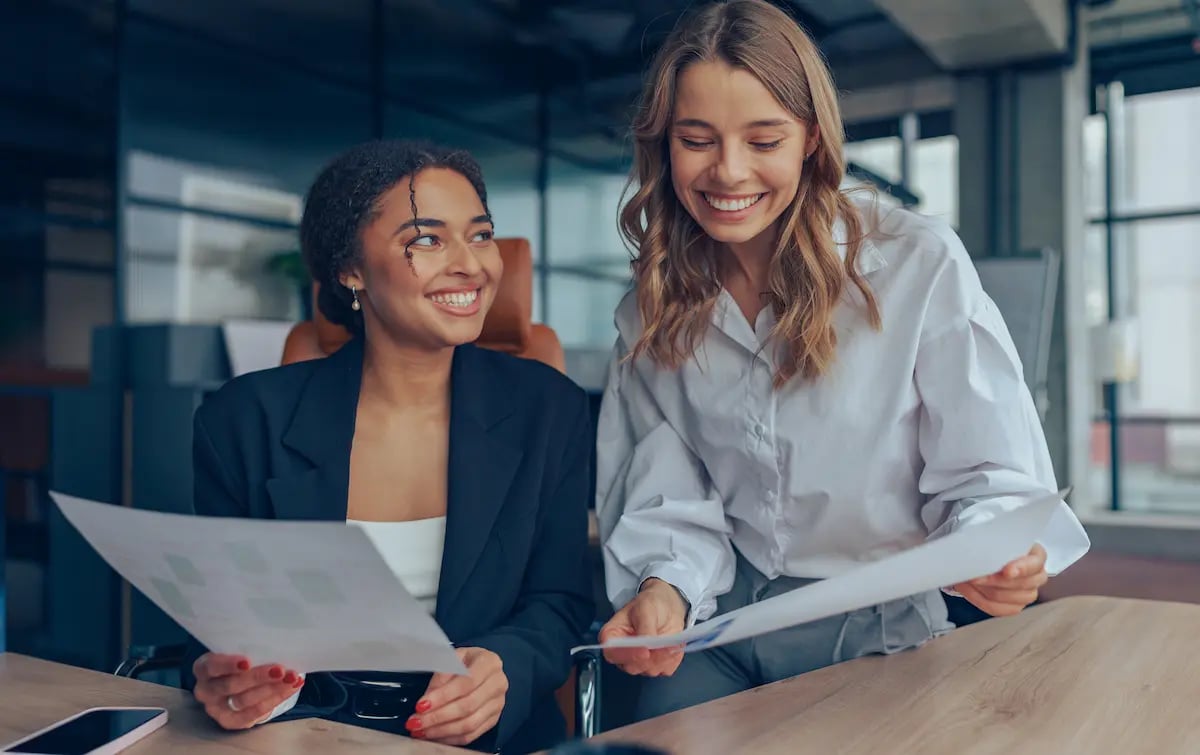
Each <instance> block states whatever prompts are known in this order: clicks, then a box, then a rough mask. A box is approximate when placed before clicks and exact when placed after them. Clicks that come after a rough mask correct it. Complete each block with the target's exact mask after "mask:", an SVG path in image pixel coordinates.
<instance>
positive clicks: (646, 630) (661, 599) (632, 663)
mask: <svg viewBox="0 0 1200 755" xmlns="http://www.w3.org/2000/svg"><path fill="white" fill-rule="evenodd" d="M686 619H687V607H686V606H685V605H684V602H683V598H682V597H680V595H679V593H677V592H676V591H675V588H674V587H671V586H670V585H669V584H667V583H666V582H663V581H662V580H660V579H653V578H652V579H648V580H646V583H645V584H644V585H643V586H642V589H641V590H640V591H638V594H637V596H636V597H635V598H634V599H633V600H631V601H629V603H627V604H626V605H625V607H624V608H622V609H621V610H620V611H617V613H616V615H614V616H613V617H612V618H611V619H609V621H608V623H607V624H605V625H604V628H603V629H601V630H600V637H599V639H600V643H601V644H604V643H606V642H607V641H609V640H615V639H619V638H622V637H636V636H638V635H661V634H673V633H675V632H681V631H683V626H684V622H685V621H686ZM604 658H605V659H606V660H607V661H608V662H609V663H611V664H613V665H615V666H617V667H618V668H620V669H621V670H622V671H624V672H625V673H627V674H641V675H643V676H670V675H671V674H673V673H675V670H676V669H677V668H679V664H680V663H681V662H682V661H683V648H682V647H667V648H656V649H649V648H639V647H631V648H622V647H614V648H606V649H605V651H604Z"/></svg>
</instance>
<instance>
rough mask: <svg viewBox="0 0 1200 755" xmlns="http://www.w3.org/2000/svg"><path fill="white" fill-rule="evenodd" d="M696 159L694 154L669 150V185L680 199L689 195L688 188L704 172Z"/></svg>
mask: <svg viewBox="0 0 1200 755" xmlns="http://www.w3.org/2000/svg"><path fill="white" fill-rule="evenodd" d="M696 158H697V156H696V154H695V153H692V152H686V151H684V150H680V149H676V148H674V147H672V148H671V183H672V185H674V187H675V193H676V194H677V195H679V196H680V197H681V198H683V197H686V196H687V195H688V194H689V193H690V191H691V189H690V187H691V186H692V185H693V184H694V183H695V182H696V179H697V178H698V177H699V175H700V174H701V173H702V172H703V171H704V166H703V164H702V163H701V161H700V160H698V159H696Z"/></svg>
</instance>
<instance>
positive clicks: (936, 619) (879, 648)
mask: <svg viewBox="0 0 1200 755" xmlns="http://www.w3.org/2000/svg"><path fill="white" fill-rule="evenodd" d="M813 581H814V580H811V579H795V578H792V577H779V578H778V579H774V580H768V579H767V578H766V577H764V576H763V575H762V574H761V573H760V572H759V571H758V570H757V569H755V568H754V567H753V566H751V565H750V564H749V562H747V561H746V560H745V559H744V558H742V556H741V554H740V553H739V554H737V574H736V576H735V578H734V582H733V587H732V589H730V591H729V592H728V593H727V594H726V595H723V596H721V597H720V598H718V599H717V615H720V614H723V613H727V612H729V611H732V610H735V609H737V608H742V607H743V606H747V605H750V604H752V603H758V602H760V601H763V600H766V599H768V598H771V597H774V596H776V595H781V594H783V593H786V592H788V591H790V590H794V589H796V588H797V587H802V586H804V585H806V584H810V583H811V582H813ZM953 628H954V625H953V624H951V623H950V622H949V621H948V620H947V618H946V602H945V600H944V599H943V598H942V596H941V594H940V592H938V591H936V590H935V591H931V592H928V593H922V594H920V595H914V596H911V597H908V598H902V599H900V600H896V601H893V602H891V603H884V604H882V605H878V606H873V607H870V608H864V609H862V610H859V611H854V612H852V613H848V614H842V615H840V616H831V617H830V618H827V619H821V620H819V621H814V622H811V623H808V624H801V625H799V626H796V627H791V628H789V629H781V630H779V631H777V632H771V633H769V634H764V635H760V636H758V637H752V638H750V639H747V640H741V641H739V642H733V643H730V644H728V645H722V646H720V647H715V648H709V649H708V650H702V651H700V652H696V653H689V654H687V655H685V656H684V658H683V662H682V663H681V664H680V666H679V669H678V670H676V672H675V673H674V675H672V676H661V677H643V678H642V679H641V680H640V689H639V695H638V705H637V709H636V717H637V720H639V721H640V720H644V719H647V718H652V717H654V716H661V715H664V714H666V713H671V712H673V711H676V710H680V709H682V708H687V707H689V706H692V705H698V704H700V703H703V702H707V701H709V700H715V699H716V698H718V697H724V696H726V695H732V694H734V693H735V692H742V691H744V690H748V689H752V688H754V687H757V686H760V685H763V684H769V683H771V682H776V681H779V680H781V679H786V678H788V677H792V676H796V675H797V674H803V673H805V672H808V671H813V670H816V669H819V668H823V667H825V666H831V665H833V664H835V663H841V662H842V661H848V660H851V659H853V658H859V657H861V656H864V655H872V654H878V653H895V652H899V651H901V650H906V649H909V648H914V647H918V646H920V645H922V644H924V643H925V642H927V641H928V640H930V639H932V638H933V637H936V636H938V635H941V634H945V633H946V632H948V631H950V630H951V629H953Z"/></svg>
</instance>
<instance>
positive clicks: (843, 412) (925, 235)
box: [597, 0, 1089, 717]
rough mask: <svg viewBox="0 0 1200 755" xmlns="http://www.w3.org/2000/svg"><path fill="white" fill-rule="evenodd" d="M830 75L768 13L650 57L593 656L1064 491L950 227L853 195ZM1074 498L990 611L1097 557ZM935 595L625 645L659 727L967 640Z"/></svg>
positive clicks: (700, 28) (981, 594)
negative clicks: (600, 620)
mask: <svg viewBox="0 0 1200 755" xmlns="http://www.w3.org/2000/svg"><path fill="white" fill-rule="evenodd" d="M842 132H843V128H842V122H841V118H840V114H839V111H838V103H837V98H836V95H835V90H834V87H833V84H832V82H831V79H830V74H829V71H828V70H827V68H826V66H825V64H824V63H823V61H822V58H821V56H820V53H819V52H818V50H817V49H816V47H815V45H814V44H813V42H812V41H811V40H810V39H809V38H808V37H807V36H806V35H805V33H804V32H803V30H802V29H801V28H800V27H799V26H798V25H797V24H796V23H795V22H794V21H793V20H792V19H791V18H790V17H789V16H788V15H787V14H786V13H784V12H783V11H781V10H779V9H778V8H776V7H774V6H772V5H770V4H769V3H767V2H763V1H762V0H730V1H729V2H724V3H720V4H715V5H708V6H705V7H703V8H701V9H700V10H699V11H697V12H695V13H694V14H693V15H691V16H689V17H688V18H686V19H685V20H684V21H682V22H681V24H680V25H679V27H678V28H677V29H676V30H675V31H674V33H673V34H672V36H671V37H670V38H669V39H668V40H667V41H666V43H665V44H664V46H663V48H662V49H661V51H660V52H659V54H658V57H657V59H656V62H655V64H654V67H653V70H652V72H651V74H650V76H649V79H648V80H647V82H646V85H645V90H644V93H643V98H642V103H641V108H640V110H639V111H638V113H637V116H636V119H635V121H634V124H633V133H634V136H635V153H634V162H635V167H634V172H633V184H632V188H633V189H634V191H633V193H632V194H631V196H630V199H629V201H628V204H627V205H626V206H625V207H624V209H623V212H622V217H621V226H622V231H623V233H624V235H625V236H626V238H627V239H628V241H629V242H630V244H631V245H632V247H633V249H634V251H635V255H636V257H635V260H634V265H633V267H634V280H635V290H634V291H633V292H631V293H630V295H629V296H627V297H626V299H625V300H624V301H623V302H622V303H621V305H620V306H619V308H618V310H617V313H616V324H617V328H618V331H619V338H618V342H617V346H616V354H615V357H614V360H613V364H612V369H611V373H610V379H609V383H608V386H607V389H606V393H605V396H604V402H603V408H602V411H601V417H600V427H599V438H598V457H597V466H598V485H597V508H598V511H599V517H600V522H601V537H602V539H603V543H604V557H605V567H606V576H607V582H608V591H609V597H610V598H611V599H612V601H613V604H614V607H615V608H616V609H617V612H616V614H615V616H614V617H613V618H612V619H611V620H610V621H609V622H608V623H607V625H606V626H605V627H604V629H603V631H602V634H601V638H602V639H609V638H614V637H620V636H628V635H634V634H665V633H670V632H674V631H678V630H680V629H683V628H684V627H685V626H687V625H690V624H692V623H694V622H696V621H704V620H706V619H708V618H710V617H712V616H714V615H717V614H719V613H724V612H727V611H730V610H733V609H736V608H740V607H742V606H745V605H747V604H750V603H754V602H758V601H761V600H765V599H767V598H770V597H772V596H774V595H778V594H780V593H783V592H786V591H788V590H791V589H794V588H796V587H799V586H802V585H804V584H807V583H809V582H811V581H814V580H819V579H822V578H827V577H831V576H834V575H837V574H839V573H842V572H844V571H846V570H848V569H852V568H854V566H855V565H857V564H860V563H862V562H865V561H871V560H874V559H878V558H881V557H883V556H886V555H888V554H891V553H894V552H896V551H900V550H903V549H906V548H909V547H912V546H914V545H917V544H919V543H921V542H922V541H924V540H926V539H929V538H935V537H939V536H941V535H943V534H945V533H948V532H951V531H953V530H955V529H957V528H960V527H969V526H971V524H972V522H978V521H983V520H985V519H987V518H988V517H989V516H990V515H992V514H993V513H995V512H997V511H999V510H1004V509H1010V508H1012V507H1015V506H1020V505H1022V504H1023V503H1026V502H1028V501H1030V500H1031V499H1032V498H1034V497H1036V496H1038V495H1041V494H1045V493H1047V492H1052V491H1054V490H1056V483H1055V479H1054V473H1053V470H1052V468H1051V464H1050V457H1049V454H1048V452H1047V448H1046V443H1045V439H1044V436H1043V434H1042V429H1041V427H1040V424H1039V421H1038V416H1037V413H1036V412H1035V410H1034V406H1033V402H1032V400H1031V398H1030V395H1029V392H1028V390H1027V388H1026V386H1025V383H1024V382H1023V379H1022V370H1021V365H1020V363H1019V361H1018V357H1017V355H1016V352H1015V349H1014V346H1013V343H1012V340H1011V339H1010V337H1009V334H1008V331H1007V329H1006V328H1005V325H1004V322H1003V321H1002V319H1001V317H1000V315H999V313H998V312H997V310H996V307H995V306H994V304H993V303H992V302H991V301H990V300H989V299H988V297H987V296H986V295H985V294H984V292H983V290H982V289H981V287H980V284H979V280H978V278H977V276H976V274H975V271H974V268H973V267H972V264H971V260H970V258H969V257H968V256H967V253H966V251H965V250H964V249H963V246H962V243H961V242H960V241H959V239H958V238H957V237H956V235H955V234H954V232H953V231H952V230H951V228H950V227H949V226H948V225H947V224H946V223H945V222H943V221H941V220H937V219H932V218H926V217H922V216H920V215H917V214H915V213H912V212H908V211H900V210H886V209H883V208H881V207H879V206H877V205H876V204H874V203H873V202H871V201H861V202H860V201H852V200H851V199H850V198H849V197H848V196H847V195H846V194H845V193H844V192H843V191H841V190H840V189H839V186H840V183H841V181H842V177H843V173H844V163H843V157H842ZM1088 545H1089V543H1088V539H1087V536H1086V535H1085V534H1084V531H1083V529H1082V527H1081V526H1080V525H1079V522H1078V521H1077V520H1076V519H1075V517H1074V515H1073V514H1072V513H1071V511H1070V509H1069V508H1067V506H1066V505H1065V504H1063V505H1062V506H1061V508H1060V509H1059V510H1058V512H1057V513H1056V515H1055V517H1054V519H1053V520H1052V521H1051V524H1050V526H1049V528H1048V529H1047V531H1046V532H1045V533H1044V535H1043V537H1042V538H1041V539H1040V543H1039V544H1038V545H1036V546H1034V548H1033V549H1032V550H1031V551H1030V552H1029V554H1028V555H1026V556H1023V557H1022V558H1019V559H1017V560H1015V561H1013V562H1012V563H1010V564H1009V565H1007V566H1006V567H1005V568H1004V569H1003V570H1001V571H1000V572H998V573H996V574H993V575H989V576H984V577H981V578H979V579H976V580H973V581H971V582H967V583H963V584H959V585H953V586H951V585H947V586H946V588H947V589H948V590H950V591H953V592H956V593H958V594H960V595H962V596H963V597H965V598H966V599H967V600H969V601H970V602H971V603H973V604H974V605H975V606H977V607H978V608H980V609H981V610H983V611H984V612H986V613H988V614H991V615H1008V614H1013V613H1016V612H1019V611H1020V610H1021V609H1022V608H1023V607H1025V606H1026V605H1028V604H1030V603H1032V602H1033V601H1034V600H1035V599H1036V597H1037V594H1038V589H1039V587H1041V586H1042V585H1043V584H1044V583H1045V581H1046V579H1047V576H1048V575H1049V574H1053V573H1055V572H1057V571H1059V570H1061V569H1063V568H1065V567H1066V566H1068V565H1069V564H1071V563H1072V562H1074V561H1075V560H1076V559H1078V558H1079V557H1080V556H1081V555H1083V553H1085V552H1086V551H1087V548H1088ZM952 626H953V625H952V624H951V623H950V622H949V621H948V619H947V609H946V603H945V600H944V599H943V597H942V594H941V593H940V592H939V591H933V592H930V593H927V594H922V595H914V596H911V597H908V598H904V599H902V600H897V601H895V602H892V603H888V604H885V605H879V606H874V607H872V608H868V609H865V610H861V611H856V612H854V613H851V614H847V615H843V616H836V617H832V618H830V619H827V620H823V621H818V622H813V623H810V624H806V625H803V626H799V627H796V628H793V629H789V630H784V631H781V632H777V633H774V634H770V635H766V636H763V637H759V638H757V639H755V640H753V641H744V642H740V643H735V644H732V645H728V646H725V647H720V648H714V649H710V650H707V651H704V652H700V653H694V654H689V655H687V656H686V657H684V656H683V655H682V654H681V653H680V652H679V651H678V650H671V649H666V650H655V651H650V650H645V649H642V650H610V651H608V653H607V654H606V655H607V658H608V659H609V660H610V661H611V662H613V663H615V664H617V665H619V666H620V667H621V668H623V669H625V670H626V671H627V672H630V673H633V674H641V675H645V676H647V677H654V678H651V679H647V680H646V682H645V686H644V688H643V691H642V695H641V703H640V706H639V715H640V716H641V717H647V716H651V715H657V714H661V713H665V712H669V711H671V710H675V709H678V708H682V707H685V706H688V705H692V704H695V703H699V702H703V701H705V700H709V699H712V698H716V697H719V696H722V695H726V694H731V693H734V692H738V691H741V690H744V689H749V688H751V687H755V686H757V685H760V684H764V683H767V682H771V681H775V680H778V679H782V678H785V677H788V676H793V675H795V674H799V673H803V672H805V671H809V670H811V669H814V668H818V667H821V666H825V665H828V664H832V663H837V662H839V661H843V660H846V659H850V658H855V657H858V656H862V655H866V654H871V653H889V652H895V651H898V650H902V649H905V648H911V647H915V646H918V645H921V644H922V643H924V642H926V641H927V640H929V639H930V638H932V637H935V636H937V635H939V634H942V633H944V632H946V631H948V630H950V629H951V628H952Z"/></svg>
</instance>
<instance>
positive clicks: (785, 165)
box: [759, 159, 803, 199]
mask: <svg viewBox="0 0 1200 755" xmlns="http://www.w3.org/2000/svg"><path fill="white" fill-rule="evenodd" d="M802 165H803V163H801V162H800V161H798V160H797V161H792V160H788V159H783V160H771V161H770V162H768V163H766V164H764V165H763V166H762V169H761V171H760V172H759V175H760V176H762V177H763V179H764V180H765V181H766V182H767V183H769V184H770V186H771V188H773V189H776V190H777V191H782V192H785V193H787V194H788V195H789V199H790V196H791V195H794V194H795V193H796V189H797V188H798V187H799V186H800V177H801V175H802V173H803V170H802Z"/></svg>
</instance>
